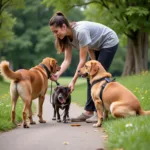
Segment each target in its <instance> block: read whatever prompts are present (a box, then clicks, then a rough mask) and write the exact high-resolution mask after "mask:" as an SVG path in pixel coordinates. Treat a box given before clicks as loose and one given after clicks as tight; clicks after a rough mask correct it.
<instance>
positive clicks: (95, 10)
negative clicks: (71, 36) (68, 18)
mask: <svg viewBox="0 0 150 150" xmlns="http://www.w3.org/2000/svg"><path fill="white" fill-rule="evenodd" d="M43 3H44V4H46V5H47V6H48V7H49V6H54V7H55V8H56V9H58V10H59V9H60V10H63V11H67V10H69V9H71V8H73V7H80V8H83V9H84V10H86V11H88V13H87V14H88V15H89V16H90V19H92V20H97V21H98V22H101V20H107V22H109V23H108V25H109V24H110V18H111V19H112V20H111V24H113V26H114V27H115V29H118V28H119V29H120V31H121V33H122V32H124V33H125V34H126V35H128V36H129V37H132V36H133V35H132V31H136V30H138V29H142V30H148V31H149V26H150V22H149V20H150V17H149V16H150V11H149V8H150V5H149V4H150V2H149V1H147V0H144V1H141V0H137V1H135V0H130V1H128V0H122V1H118V0H115V1H110V0H101V1H93V0H88V1H84V0H71V1H70V2H69V3H67V0H62V1H57V2H56V1H53V0H43ZM85 8H86V9H85ZM106 14H107V15H106ZM110 14H111V15H110ZM95 17H96V18H97V19H95Z"/></svg>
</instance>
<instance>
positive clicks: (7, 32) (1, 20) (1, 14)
mask: <svg viewBox="0 0 150 150" xmlns="http://www.w3.org/2000/svg"><path fill="white" fill-rule="evenodd" d="M23 6H24V1H23V0H0V48H2V47H3V45H4V44H5V43H6V42H7V41H9V40H10V39H12V37H13V30H12V28H13V26H14V24H15V18H13V17H12V15H11V14H10V13H9V9H12V8H21V7H23ZM0 54H1V53H0Z"/></svg>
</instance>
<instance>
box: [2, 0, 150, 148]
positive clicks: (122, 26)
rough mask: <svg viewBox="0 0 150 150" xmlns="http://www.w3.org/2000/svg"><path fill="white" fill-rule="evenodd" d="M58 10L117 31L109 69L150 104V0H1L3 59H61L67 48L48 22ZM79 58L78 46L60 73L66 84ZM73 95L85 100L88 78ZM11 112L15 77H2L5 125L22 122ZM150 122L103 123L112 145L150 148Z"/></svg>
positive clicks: (22, 63)
mask: <svg viewBox="0 0 150 150" xmlns="http://www.w3.org/2000/svg"><path fill="white" fill-rule="evenodd" d="M57 11H62V12H63V13H64V14H65V15H66V17H67V18H68V19H69V20H70V21H80V20H88V21H95V22H99V23H102V24H105V25H106V26H109V27H111V28H112V29H113V30H115V31H116V33H117V34H118V37H119V40H120V43H119V48H118V51H117V53H116V55H115V58H114V60H113V63H112V65H111V68H110V69H109V72H111V73H112V74H113V76H115V77H117V78H116V80H117V81H119V82H120V83H121V84H123V85H124V86H126V87H127V88H128V89H130V90H131V91H132V92H133V93H134V94H135V95H136V96H137V97H138V99H139V101H140V103H141V105H142V108H144V109H145V110H150V84H149V79H150V73H149V69H150V53H149V51H150V45H149V42H150V39H149V31H150V1H149V0H70V1H68V0H57V1H56V0H0V61H2V60H8V61H9V62H10V66H11V68H12V69H13V70H17V69H20V68H26V69H29V68H31V67H33V66H35V65H37V64H39V63H40V62H41V61H42V59H43V58H45V57H54V58H56V59H57V60H58V63H59V64H61V62H62V61H63V54H59V55H58V54H57V53H56V49H55V46H54V40H55V39H54V36H53V34H52V32H50V29H49V25H48V22H49V19H50V18H51V17H52V16H53V14H54V13H55V12H57ZM78 59H79V56H78V50H73V59H72V63H71V66H70V67H69V69H68V70H67V71H66V72H65V73H64V74H63V77H61V78H60V79H59V82H60V83H61V84H62V85H64V84H66V85H67V84H68V83H69V82H70V81H71V77H72V76H73V74H74V72H75V68H76V66H77V64H78ZM0 80H2V77H1V76H0ZM49 85H50V84H49ZM48 94H49V90H48ZM72 101H73V102H75V103H77V104H79V105H81V106H84V104H85V101H86V81H85V79H81V78H79V80H78V81H77V84H76V87H75V91H74V92H73V93H72ZM22 107H23V103H22V101H19V103H18V105H17V118H16V120H17V122H21V121H22V117H21V112H22ZM34 109H35V108H34ZM10 114H11V101H10V94H9V83H8V81H7V82H6V80H4V81H0V131H8V130H10V129H12V128H15V127H16V126H15V125H14V124H12V123H11V122H10V120H11V118H10ZM149 126H150V116H141V117H131V118H126V119H117V120H116V119H114V118H112V117H111V116H109V119H108V120H107V121H104V123H103V126H102V127H103V128H104V130H105V131H106V134H107V135H108V137H107V136H106V139H107V140H106V147H107V148H108V149H110V150H147V149H149V143H150V130H149Z"/></svg>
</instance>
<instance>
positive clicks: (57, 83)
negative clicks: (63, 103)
mask: <svg viewBox="0 0 150 150" xmlns="http://www.w3.org/2000/svg"><path fill="white" fill-rule="evenodd" d="M54 82H55V83H56V85H57V86H59V85H60V83H59V82H57V81H54ZM50 88H51V90H50V103H51V104H52V92H53V90H52V89H53V85H52V81H51V87H50Z"/></svg>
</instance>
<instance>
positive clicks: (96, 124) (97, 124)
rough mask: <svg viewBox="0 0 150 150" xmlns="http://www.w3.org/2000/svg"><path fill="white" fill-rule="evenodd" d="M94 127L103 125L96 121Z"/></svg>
mask: <svg viewBox="0 0 150 150" xmlns="http://www.w3.org/2000/svg"><path fill="white" fill-rule="evenodd" d="M93 127H94V128H97V127H101V124H99V123H95V124H93Z"/></svg>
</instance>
